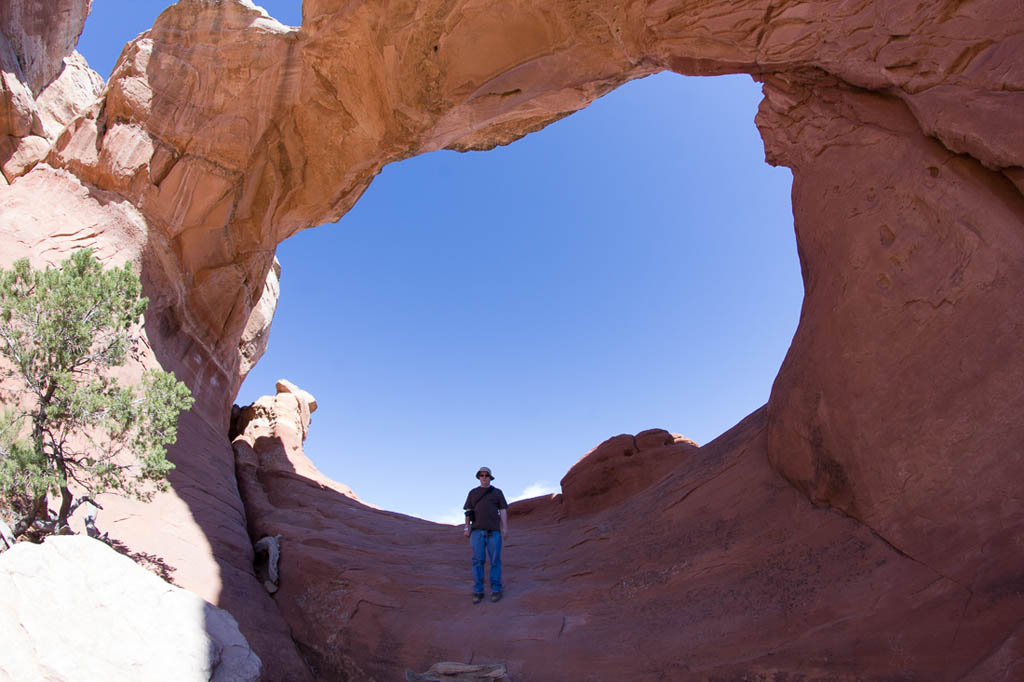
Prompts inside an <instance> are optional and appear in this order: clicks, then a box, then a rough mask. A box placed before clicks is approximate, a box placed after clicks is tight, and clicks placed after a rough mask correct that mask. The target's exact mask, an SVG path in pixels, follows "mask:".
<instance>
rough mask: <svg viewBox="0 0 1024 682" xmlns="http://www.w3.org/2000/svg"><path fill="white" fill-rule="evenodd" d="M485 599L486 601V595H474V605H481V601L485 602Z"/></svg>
mask: <svg viewBox="0 0 1024 682" xmlns="http://www.w3.org/2000/svg"><path fill="white" fill-rule="evenodd" d="M483 599H484V595H482V594H474V595H473V603H474V604H479V603H480V602H481V601H483Z"/></svg>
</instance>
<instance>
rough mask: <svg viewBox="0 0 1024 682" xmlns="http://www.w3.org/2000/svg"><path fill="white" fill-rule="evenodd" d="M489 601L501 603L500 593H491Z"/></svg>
mask: <svg viewBox="0 0 1024 682" xmlns="http://www.w3.org/2000/svg"><path fill="white" fill-rule="evenodd" d="M491 601H501V592H491Z"/></svg>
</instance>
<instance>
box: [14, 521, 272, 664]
mask: <svg viewBox="0 0 1024 682" xmlns="http://www.w3.org/2000/svg"><path fill="white" fill-rule="evenodd" d="M0 594H2V595H3V601H4V606H3V608H2V609H0V642H3V652H4V653H3V656H0V682H8V681H11V682H26V681H28V680H34V681H35V680H45V681H47V682H64V681H67V682H71V681H72V680H105V681H106V682H120V681H124V682H128V681H131V682H141V681H145V680H175V681H176V682H186V681H189V680H196V681H198V680H203V681H204V682H206V681H214V682H254V681H255V680H258V679H259V676H260V659H259V658H258V657H257V656H256V655H255V654H254V653H253V652H252V649H250V648H249V644H248V643H247V642H246V640H245V637H243V636H242V634H241V633H240V632H239V630H238V624H237V623H236V622H235V619H234V618H233V617H232V616H231V614H229V613H228V612H227V611H224V610H222V609H219V608H217V607H216V606H213V605H212V604H210V603H209V602H207V601H204V600H203V599H202V598H200V597H199V596H198V595H196V594H194V593H192V592H189V591H188V590H183V589H181V588H179V587H175V586H173V585H171V584H169V583H167V582H164V581H163V580H161V579H160V578H158V577H157V576H155V575H153V574H152V573H149V572H148V571H146V570H145V569H143V568H141V567H140V566H138V565H137V564H136V563H135V562H133V561H132V560H131V559H129V558H127V557H125V556H123V555H121V554H118V553H117V552H115V551H114V550H112V549H111V548H110V547H108V546H107V545H105V544H104V543H102V542H100V541H98V540H93V539H91V538H87V537H83V536H68V537H51V538H49V539H47V540H46V542H44V543H43V544H42V545H33V544H30V543H21V544H18V545H16V546H15V547H14V548H13V549H11V550H8V551H7V552H4V553H3V554H0Z"/></svg>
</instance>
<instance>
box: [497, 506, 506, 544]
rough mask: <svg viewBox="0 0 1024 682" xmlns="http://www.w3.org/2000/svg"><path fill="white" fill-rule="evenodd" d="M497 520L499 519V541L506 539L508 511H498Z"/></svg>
mask: <svg viewBox="0 0 1024 682" xmlns="http://www.w3.org/2000/svg"><path fill="white" fill-rule="evenodd" d="M498 518H499V519H501V539H502V540H507V539H508V509H499V510H498Z"/></svg>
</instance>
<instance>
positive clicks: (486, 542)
mask: <svg viewBox="0 0 1024 682" xmlns="http://www.w3.org/2000/svg"><path fill="white" fill-rule="evenodd" d="M469 546H470V547H472V548H473V594H483V593H484V559H485V556H484V554H485V552H486V556H487V557H489V558H490V560H491V592H501V533H500V532H498V531H496V530H475V531H473V532H472V533H470V534H469Z"/></svg>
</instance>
